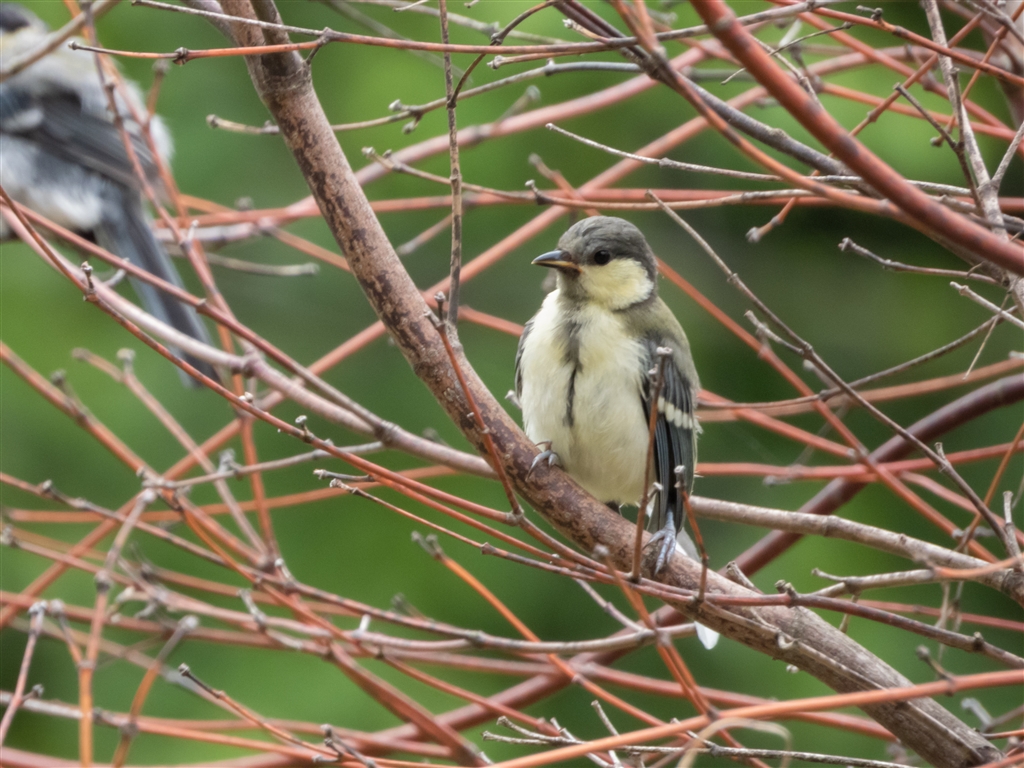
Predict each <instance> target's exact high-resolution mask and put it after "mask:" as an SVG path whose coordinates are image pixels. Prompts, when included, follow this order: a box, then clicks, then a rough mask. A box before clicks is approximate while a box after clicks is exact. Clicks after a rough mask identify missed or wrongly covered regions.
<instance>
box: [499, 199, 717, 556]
mask: <svg viewBox="0 0 1024 768" xmlns="http://www.w3.org/2000/svg"><path fill="white" fill-rule="evenodd" d="M533 263H534V264H538V265H541V266H547V267H551V268H554V269H555V270H556V271H557V286H558V287H557V289H556V290H554V291H552V292H551V293H549V294H548V295H547V297H546V298H545V300H544V303H543V305H542V306H541V308H540V311H539V312H538V313H537V314H536V315H534V317H533V318H532V319H531V320H530V321H529V322H528V323H527V325H526V329H525V330H524V332H523V335H522V337H521V339H520V342H519V350H518V353H517V356H516V394H517V396H518V399H519V402H520V405H521V407H522V410H523V426H524V428H525V430H526V434H527V435H528V436H529V437H530V439H531V440H533V441H534V442H536V443H538V444H543V443H550V450H551V451H552V452H553V454H556V455H557V457H558V460H559V461H560V463H561V465H562V467H563V468H564V469H565V470H566V471H567V472H568V473H569V474H570V475H572V477H573V478H574V479H575V480H576V481H577V482H578V483H579V484H580V485H581V486H583V488H584V489H586V490H587V491H588V492H590V493H591V494H592V495H593V496H595V497H596V498H598V499H599V500H601V501H603V502H606V503H609V504H610V505H614V506H616V507H617V506H618V505H620V504H638V503H639V501H640V499H641V498H642V496H643V493H644V489H645V487H646V486H648V485H649V484H650V482H651V481H652V480H654V481H657V482H658V484H659V485H660V486H661V491H660V492H659V493H658V494H657V497H656V499H655V500H654V503H653V508H652V513H651V527H652V530H655V531H658V534H657V540H658V541H659V542H660V544H661V546H660V552H659V555H658V558H657V560H656V566H655V570H660V569H661V568H662V567H664V565H665V563H666V562H667V560H668V558H669V557H670V556H671V554H672V552H673V551H674V549H675V542H676V537H677V535H678V534H680V533H682V525H683V517H684V515H685V510H684V508H683V504H682V498H681V493H680V489H679V488H678V487H677V483H676V481H677V474H676V473H677V468H678V471H679V473H680V477H681V485H682V491H683V492H685V493H686V494H689V492H690V490H691V489H692V487H693V475H694V466H695V464H696V460H697V434H698V432H699V431H700V427H699V425H698V424H697V420H696V416H695V414H694V407H695V404H696V401H697V392H698V390H699V388H700V383H699V380H698V377H697V370H696V368H695V366H694V364H693V358H692V356H691V354H690V345H689V342H688V341H687V338H686V334H685V333H684V332H683V329H682V326H680V324H679V321H678V320H676V318H675V316H674V315H673V314H672V311H671V310H670V309H669V308H668V306H667V305H666V304H665V302H664V301H662V300H661V298H660V297H659V296H658V291H657V263H656V260H655V257H654V254H653V252H652V251H651V248H650V246H649V245H648V244H647V241H646V239H645V238H644V236H643V234H642V233H641V232H640V230H639V229H637V228H636V227H635V226H634V225H632V224H631V223H629V222H627V221H624V220H623V219H618V218H613V217H608V216H597V217H593V218H588V219H584V220H583V221H580V222H578V223H577V224H575V225H573V226H572V227H571V228H570V229H569V230H568V231H567V232H566V233H565V234H564V235H563V236H562V237H561V239H560V240H559V241H558V250H556V251H553V252H551V253H547V254H544V255H542V256H540V257H538V258H537V259H535V260H534V262H533ZM659 347H665V348H668V349H669V350H671V354H670V355H668V356H667V359H666V360H665V364H664V379H663V385H662V389H661V395H660V397H659V398H658V401H657V403H654V404H652V403H651V402H650V400H651V389H652V387H651V379H652V371H653V369H654V368H655V367H656V366H657V365H658V357H657V350H658V348H659ZM652 405H653V407H654V408H655V409H656V411H657V419H656V425H655V439H654V462H653V463H654V472H653V477H645V476H644V470H645V468H646V461H647V446H648V439H649V415H650V408H651V407H652ZM682 535H683V536H685V534H682Z"/></svg>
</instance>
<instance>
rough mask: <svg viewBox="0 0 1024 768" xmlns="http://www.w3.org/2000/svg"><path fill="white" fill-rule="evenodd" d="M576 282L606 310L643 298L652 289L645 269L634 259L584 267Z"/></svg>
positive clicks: (649, 293) (630, 303) (616, 260)
mask: <svg viewBox="0 0 1024 768" xmlns="http://www.w3.org/2000/svg"><path fill="white" fill-rule="evenodd" d="M580 281H581V282H582V285H583V290H585V291H586V293H587V295H588V296H589V297H590V298H591V299H592V300H593V301H595V302H597V303H598V304H603V305H604V306H606V307H608V308H609V309H622V308H624V307H628V306H630V305H632V304H636V303H637V302H639V301H643V300H644V299H646V298H647V297H648V296H650V295H651V291H652V290H653V289H654V286H653V284H652V283H651V279H650V278H649V277H648V276H647V270H646V269H644V268H643V267H642V266H641V265H640V263H639V262H637V261H636V260H634V259H614V260H612V261H611V262H609V263H608V264H605V265H604V266H602V267H599V266H587V267H584V268H583V273H582V274H581V275H580Z"/></svg>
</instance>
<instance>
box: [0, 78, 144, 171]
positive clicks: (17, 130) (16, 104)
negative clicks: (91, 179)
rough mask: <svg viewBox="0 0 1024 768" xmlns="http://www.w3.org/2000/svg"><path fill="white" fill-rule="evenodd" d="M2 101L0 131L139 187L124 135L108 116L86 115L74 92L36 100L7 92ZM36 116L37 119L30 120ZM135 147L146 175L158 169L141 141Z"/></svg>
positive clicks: (46, 95) (13, 91)
mask: <svg viewBox="0 0 1024 768" xmlns="http://www.w3.org/2000/svg"><path fill="white" fill-rule="evenodd" d="M4 90H5V91H7V93H4V94H3V98H2V99H0V104H2V106H3V109H0V118H2V120H0V130H2V131H3V132H5V133H11V134H14V135H18V136H20V137H22V138H24V139H27V140H29V141H32V142H34V143H35V144H36V145H37V146H38V147H39V148H40V149H41V150H42V151H44V152H46V153H48V154H50V155H52V156H54V157H57V158H60V159H61V160H64V161H66V162H69V163H74V164H76V165H81V166H84V167H86V168H88V169H90V170H92V171H95V172H96V173H97V174H98V175H100V176H103V177H104V178H108V179H110V180H112V181H115V182H117V183H120V184H123V185H125V186H126V187H130V188H135V189H137V188H139V186H140V184H139V180H138V178H137V177H136V175H135V170H134V168H133V166H132V163H131V160H130V159H129V158H128V153H127V152H126V151H125V147H124V141H123V139H122V137H121V133H120V132H119V131H117V130H111V121H110V120H108V119H107V118H106V116H100V115H94V114H90V113H88V112H84V111H83V110H82V105H81V102H80V100H79V99H78V97H77V96H76V95H75V94H74V93H71V92H64V91H61V92H48V93H46V94H43V95H40V94H34V95H32V96H31V97H28V95H27V94H26V93H25V92H24V91H19V90H15V89H13V88H5V89H4ZM29 114H32V115H34V119H32V120H31V121H28V120H25V119H24V118H25V116H26V115H29ZM132 147H133V149H134V150H135V152H136V154H137V156H138V158H139V161H140V163H141V165H142V166H143V168H145V169H146V172H147V174H150V173H151V172H152V170H153V160H152V154H151V153H150V152H149V148H148V147H147V146H146V145H145V143H144V142H143V141H142V140H141V139H139V138H138V137H133V141H132Z"/></svg>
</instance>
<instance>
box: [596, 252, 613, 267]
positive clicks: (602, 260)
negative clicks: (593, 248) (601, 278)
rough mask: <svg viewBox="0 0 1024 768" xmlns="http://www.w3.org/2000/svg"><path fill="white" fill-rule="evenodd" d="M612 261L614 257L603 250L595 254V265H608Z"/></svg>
mask: <svg viewBox="0 0 1024 768" xmlns="http://www.w3.org/2000/svg"><path fill="white" fill-rule="evenodd" d="M611 260H612V255H611V254H610V253H608V251H604V250H601V251H598V252H597V253H595V254H594V263H595V264H601V265H604V264H607V263H608V262H609V261H611Z"/></svg>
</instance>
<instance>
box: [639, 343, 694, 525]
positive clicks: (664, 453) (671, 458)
mask: <svg viewBox="0 0 1024 768" xmlns="http://www.w3.org/2000/svg"><path fill="white" fill-rule="evenodd" d="M643 344H644V349H645V351H646V353H647V354H646V358H647V366H646V368H645V372H644V378H643V383H642V391H641V397H642V398H643V402H644V414H645V416H646V417H647V418H648V419H650V413H651V410H650V409H651V394H652V392H651V389H652V386H653V383H654V376H652V375H651V371H653V370H655V369H656V367H657V366H658V355H657V349H658V347H668V348H670V349H672V352H673V354H672V355H670V356H669V357H668V358H666V360H665V367H664V378H663V380H662V387H661V393H660V394H659V396H658V402H657V403H656V404H655V407H656V408H657V413H658V416H657V420H656V421H655V426H654V479H655V480H656V481H657V482H658V483H659V484H660V485H661V487H662V491H661V493H659V494H658V500H657V503H656V505H655V507H654V514H653V516H652V520H651V525H652V529H653V530H660V529H661V528H662V527H663V526H664V525H665V523H666V521H667V520H668V513H669V511H671V512H672V517H673V522H674V523H675V526H676V530H678V529H679V528H681V527H682V523H683V513H682V503H681V500H680V498H679V489H678V488H677V487H676V480H677V479H676V468H677V467H682V468H683V469H682V481H683V490H684V491H685V492H686V493H689V492H690V489H691V488H692V487H693V468H694V465H695V464H696V461H697V450H696V448H697V446H696V431H697V422H696V417H695V415H694V404H695V403H694V400H695V392H696V387H695V385H694V382H692V381H691V380H690V378H689V377H688V375H687V368H689V367H692V366H687V365H686V360H685V358H684V357H683V355H682V349H681V344H680V342H679V341H674V340H671V339H666V338H664V337H663V336H662V335H648V336H646V337H645V338H644V340H643Z"/></svg>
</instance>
